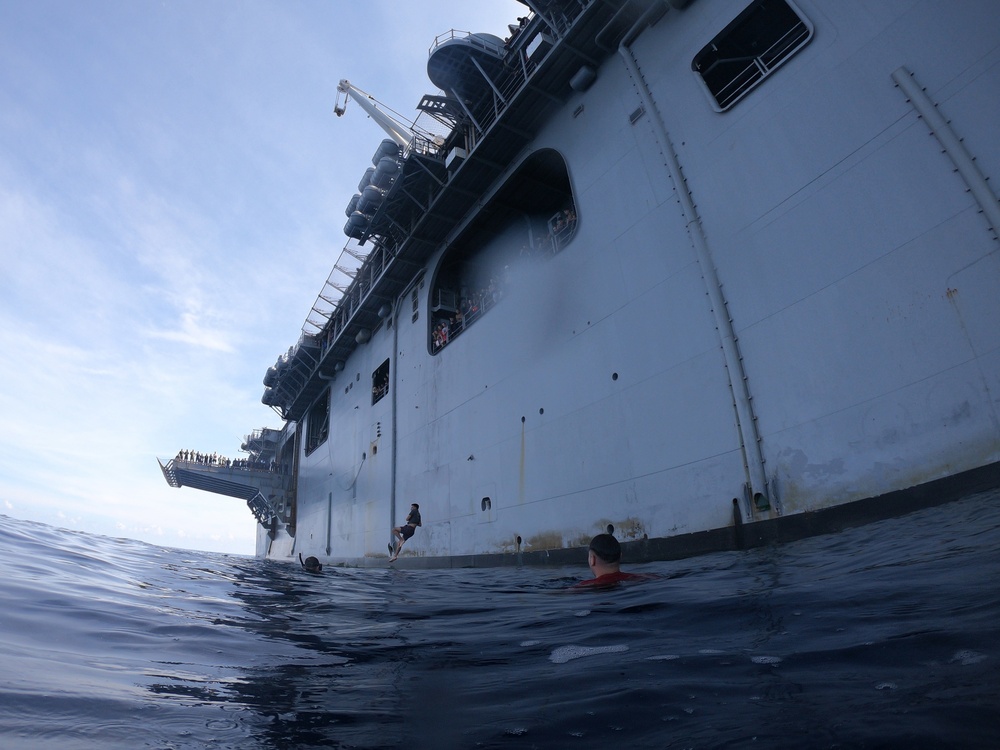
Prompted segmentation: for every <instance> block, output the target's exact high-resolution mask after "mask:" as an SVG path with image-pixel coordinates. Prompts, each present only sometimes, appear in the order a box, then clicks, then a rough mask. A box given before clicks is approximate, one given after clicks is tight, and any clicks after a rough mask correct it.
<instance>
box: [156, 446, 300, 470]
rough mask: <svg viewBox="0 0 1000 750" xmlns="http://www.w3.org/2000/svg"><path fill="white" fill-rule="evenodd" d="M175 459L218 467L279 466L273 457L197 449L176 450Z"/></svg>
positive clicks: (269, 467)
mask: <svg viewBox="0 0 1000 750" xmlns="http://www.w3.org/2000/svg"><path fill="white" fill-rule="evenodd" d="M174 460H176V461H184V462H186V463H190V464H201V465H202V466H214V467H218V468H220V469H252V470H253V471H272V472H275V471H278V470H279V469H280V467H279V466H278V464H277V462H276V461H275V460H274V459H270V460H268V459H266V458H261V457H256V458H235V459H234V458H227V457H226V456H220V455H219V454H218V453H199V452H198V451H190V450H180V451H178V452H177V457H176V458H175V459H174Z"/></svg>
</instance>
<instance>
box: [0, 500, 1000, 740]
mask: <svg viewBox="0 0 1000 750" xmlns="http://www.w3.org/2000/svg"><path fill="white" fill-rule="evenodd" d="M626 567H627V568H628V569H630V570H633V571H637V572H645V573H654V574H657V575H658V576H659V577H658V578H656V579H654V580H650V581H645V582H642V583H637V584H632V585H628V586H621V587H619V588H616V589H613V590H605V591H586V590H583V591H569V590H568V587H569V586H570V585H571V584H572V583H573V582H575V581H576V580H579V579H581V578H583V577H585V575H586V572H587V571H585V570H584V569H582V568H522V569H513V568H506V569H486V570H482V569H480V570H471V569H467V570H441V571H435V570H417V571H414V570H395V569H393V570H347V569H329V568H327V569H325V570H324V572H323V574H322V575H309V574H307V573H305V572H304V571H302V570H301V569H300V568H299V567H298V566H297V565H290V564H280V563H274V562H265V561H259V560H255V559H251V558H244V557H234V556H225V555H217V554H206V553H200V552H190V551H183V550H176V549H164V548H159V547H154V546H149V545H146V544H143V543H139V542H134V541H127V540H119V539H108V538H103V537H96V536H90V535H87V534H81V533H76V532H68V531H62V530H57V529H54V528H51V527H48V526H44V525H40V524H35V523H30V522H24V521H17V520H13V519H9V518H3V517H0V748H5V749H15V748H32V749H34V748H60V749H63V748H162V749H164V750H165V749H167V748H240V749H241V750H249V749H255V748H319V747H323V748H407V749H419V748H603V747H612V746H615V747H635V748H661V747H662V748H667V747H670V748H673V747H677V748H897V747H898V748H908V749H913V748H996V747H1000V669H998V667H1000V638H998V636H1000V584H998V582H1000V493H996V492H994V493H987V494H980V495H977V496H973V497H969V498H966V499H964V500H961V501H958V502H954V503H950V504H947V505H943V506H940V507H937V508H932V509H929V510H925V511H920V512H917V513H913V514H911V515H908V516H904V517H901V518H897V519H892V520H889V521H884V522H880V523H876V524H872V525H870V526H866V527H863V528H859V529H853V530H849V531H846V532H842V533H840V534H836V535H829V536H822V537H816V538H813V539H808V540H804V541H800V542H796V543H793V544H786V545H782V546H777V547H773V548H767V549H758V550H752V551H746V552H727V553H719V554H713V555H707V556H703V557H698V558H693V559H689V560H683V561H677V562H662V563H655V564H647V565H642V566H626Z"/></svg>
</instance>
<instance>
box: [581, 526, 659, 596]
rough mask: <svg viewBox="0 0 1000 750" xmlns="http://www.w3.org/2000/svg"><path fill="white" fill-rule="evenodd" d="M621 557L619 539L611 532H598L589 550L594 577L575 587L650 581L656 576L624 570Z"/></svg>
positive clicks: (588, 562)
mask: <svg viewBox="0 0 1000 750" xmlns="http://www.w3.org/2000/svg"><path fill="white" fill-rule="evenodd" d="M621 559H622V546H621V544H619V543H618V540H617V539H615V538H614V537H613V536H611V534H598V535H597V536H595V537H594V538H593V539H591V540H590V548H589V549H588V550H587V564H588V565H589V566H590V570H591V572H592V573H593V574H594V577H593V578H590V579H588V580H586V581H580V582H579V583H577V584H576V585H574V586H573V588H574V589H577V588H593V587H595V586H597V587H602V586H614V585H616V584H618V583H621V582H623V581H648V580H650V579H651V578H655V576H651V575H645V574H642V573H626V572H624V571H622V570H621Z"/></svg>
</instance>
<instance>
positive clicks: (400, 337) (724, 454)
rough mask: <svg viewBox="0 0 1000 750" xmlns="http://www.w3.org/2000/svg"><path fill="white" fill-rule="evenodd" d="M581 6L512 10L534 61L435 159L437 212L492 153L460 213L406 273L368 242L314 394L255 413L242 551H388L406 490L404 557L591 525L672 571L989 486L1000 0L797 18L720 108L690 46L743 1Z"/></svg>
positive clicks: (443, 561) (714, 63)
mask: <svg viewBox="0 0 1000 750" xmlns="http://www.w3.org/2000/svg"><path fill="white" fill-rule="evenodd" d="M541 5H544V6H546V7H547V8H551V6H553V5H555V6H558V5H567V6H569V5H574V6H576V5H579V4H576V3H573V4H569V3H566V4H561V3H555V4H548V3H545V4H541ZM584 5H586V8H585V10H583V11H582V12H581V14H580V15H579V16H577V17H575V18H570V19H569V20H567V21H566V23H565V24H564V25H560V24H559V23H558V22H557V20H556V19H555V18H551V19H548V20H551V22H552V23H551V25H550V26H545V19H542V18H540V16H542V15H543V13H542V12H541V11H542V8H541V7H540V8H538V10H539V13H538V15H536V14H534V13H533V14H531V21H530V23H529V25H527V26H526V27H524V29H523V30H519V33H520V34H523V35H530V34H535V35H538V34H541V35H542V36H541V37H540V39H541V41H539V37H537V36H536V37H535V40H534V46H533V47H532V46H531V45H528V46H525V47H518V48H517V49H519V50H520V52H519V53H518V54H519V55H520V57H519V59H521V60H522V61H525V60H526V61H528V62H529V63H530V62H531V56H532V55H535V56H539V55H544V56H545V57H546V58H548V60H547V62H546V61H544V60H542V59H541V58H539V61H538V62H537V63H536V64H537V69H535V70H534V71H533V72H532V71H531V70H529V72H528V74H527V82H526V83H525V85H524V89H518V90H517V91H516V92H515V93H514V94H511V95H510V96H508V97H507V100H506V105H505V106H507V107H508V108H509V109H508V110H505V112H504V113H503V114H501V115H500V116H498V119H497V122H496V123H494V124H493V125H492V126H491V127H489V128H485V129H484V130H483V132H482V133H481V134H480V135H481V138H480V139H479V140H478V141H477V142H476V143H475V144H473V145H474V148H472V149H461V150H458V151H455V150H454V149H452V150H451V151H450V152H449V153H448V154H443V155H442V156H441V158H442V160H446V159H448V158H452V162H451V163H450V165H449V166H448V171H447V172H442V173H441V174H442V175H444V178H443V180H440V181H441V182H443V183H444V184H445V187H443V188H441V189H442V191H443V193H442V194H441V198H440V200H441V205H442V206H443V205H445V203H446V202H447V201H448V200H449V193H448V192H447V191H448V190H449V189H451V188H450V187H449V186H451V185H453V184H455V183H460V180H461V177H462V170H474V169H476V168H477V163H478V162H477V158H478V159H480V161H481V162H483V163H486V162H487V161H488V159H487V157H488V156H489V155H488V154H487V155H485V156H484V155H482V153H481V152H484V151H486V150H488V149H489V148H490V147H491V144H492V143H493V141H491V140H490V139H495V140H496V142H498V143H499V142H501V141H503V139H505V138H509V139H511V140H512V141H513V143H512V145H511V146H510V150H511V151H512V152H514V155H513V156H512V157H511V158H510V159H509V160H506V161H503V162H502V163H501V164H499V166H497V167H496V168H495V172H492V173H485V172H484V174H487V177H484V178H483V179H482V180H481V184H480V186H479V188H478V190H479V193H478V194H477V195H475V196H473V198H472V199H471V203H470V204H469V205H468V209H467V210H463V211H462V212H461V213H460V215H457V216H455V217H453V218H451V219H450V225H449V226H448V227H447V228H445V229H442V230H440V232H439V233H438V235H434V233H433V232H429V233H430V234H432V235H433V236H434V238H435V239H434V242H433V243H432V245H428V246H426V247H425V249H423V250H422V251H421V253H416V252H415V251H414V253H413V254H412V257H406V252H409V250H408V248H412V247H413V243H414V242H415V241H416V240H414V239H413V238H410V237H408V236H406V237H402V238H400V237H393V235H392V234H391V232H389V231H388V230H387V231H386V232H385V233H383V234H382V235H380V234H379V230H378V229H377V228H373V229H372V230H371V234H368V235H363V240H364V242H365V243H370V244H368V247H378V246H380V244H381V245H390V246H392V247H393V248H395V249H396V250H397V255H396V259H397V260H400V262H401V263H402V262H403V261H404V260H405V261H407V262H408V266H407V268H408V269H409V270H408V271H406V272H403V271H402V270H401V268H402V267H400V269H397V271H398V272H399V273H398V274H397V278H396V279H394V280H392V283H391V284H390V283H389V282H388V281H387V280H386V279H387V278H388V277H387V275H386V274H385V272H380V273H382V275H381V276H378V275H374V276H372V277H371V279H372V281H371V283H370V284H369V288H368V290H367V291H366V292H365V293H364V294H363V295H362V296H360V297H359V298H358V299H359V303H358V306H357V307H358V311H357V312H353V313H351V315H353V317H351V316H341V317H340V318H339V319H338V317H337V315H336V314H331V316H330V318H331V321H332V323H331V325H330V327H329V328H325V329H324V330H321V331H319V332H318V334H317V336H316V338H317V339H318V341H319V343H318V351H315V352H314V353H313V354H311V355H310V360H309V363H308V367H307V368H305V369H306V370H308V372H307V373H306V377H305V379H306V380H309V379H311V381H310V382H312V383H313V385H314V386H315V387H314V390H313V391H310V390H309V387H304V388H300V389H299V390H298V391H296V394H297V395H295V397H294V398H293V397H292V396H289V397H287V398H286V399H285V401H284V402H283V403H278V404H276V408H277V409H278V411H279V413H281V414H282V416H284V417H285V418H286V419H287V420H288V422H289V426H287V427H286V429H285V431H284V438H283V440H284V441H285V443H287V445H288V446H289V448H287V450H286V453H285V455H286V457H287V458H286V463H287V464H288V465H289V471H293V472H294V479H293V480H290V481H289V483H288V492H287V494H286V495H282V497H281V498H279V500H280V502H276V504H275V517H274V518H273V519H267V523H266V524H262V525H261V526H260V527H259V535H258V553H259V554H261V555H270V556H272V557H278V558H284V557H288V556H291V555H294V554H297V553H299V552H301V553H302V554H304V555H316V556H317V557H319V558H320V559H321V560H324V561H327V562H335V563H344V564H351V565H381V564H385V562H386V558H387V557H388V555H387V542H388V541H389V540H390V536H389V530H390V528H391V527H393V526H397V525H399V524H401V523H402V522H403V519H404V518H405V515H406V512H407V509H408V507H409V505H410V503H412V502H417V503H419V504H420V508H421V513H422V516H423V525H422V527H421V528H420V529H418V530H417V533H416V535H415V536H414V538H413V539H412V540H411V541H410V542H408V543H407V545H406V547H405V548H404V552H403V555H402V556H401V558H400V563H407V561H409V564H419V565H476V564H493V565H499V564H507V563H512V562H521V561H537V562H546V561H549V562H562V561H574V560H582V559H583V558H582V552H581V549H582V548H584V547H585V546H586V544H587V542H588V541H589V540H590V538H591V537H592V536H593V535H595V534H597V533H600V532H604V531H607V530H608V529H609V528H610V529H612V530H613V533H614V534H615V536H617V537H618V538H619V539H620V540H621V541H622V542H623V543H630V544H626V549H627V554H629V555H631V557H632V559H642V558H658V557H659V558H662V557H670V556H676V555H680V554H693V553H696V552H701V551H706V550H708V549H718V548H726V547H738V546H741V545H750V544H757V543H763V542H765V541H769V540H773V539H781V538H786V537H787V538H791V537H793V536H797V535H803V534H807V533H816V532H818V531H822V530H829V529H833V528H837V527H841V526H843V525H851V524H852V523H855V522H863V521H864V520H866V519H870V518H872V517H878V516H880V515H882V514H886V513H898V512H903V511H905V510H907V509H909V508H913V507H920V506H921V505H924V504H927V503H928V502H937V501H941V500H944V499H947V497H949V493H950V492H952V491H957V490H958V489H962V490H968V489H970V488H972V489H976V488H980V487H988V486H995V485H996V484H997V482H998V471H997V462H998V461H1000V415H998V407H1000V295H998V291H1000V252H998V242H997V232H998V230H1000V227H998V226H997V219H996V217H997V198H996V194H995V191H994V190H993V188H992V187H990V183H989V181H988V178H989V177H990V176H991V175H992V176H995V175H996V174H997V173H998V172H1000V142H998V139H997V138H996V137H995V135H996V133H995V128H996V126H995V123H996V122H998V121H1000V45H998V42H997V35H996V33H995V31H996V30H997V29H998V28H1000V5H998V4H997V3H995V2H988V1H987V0H981V1H978V2H964V3H945V2H912V1H906V2H903V1H902V0H887V1H886V2H882V3H880V4H879V6H878V10H877V11H872V9H871V5H870V4H869V3H864V2H860V1H855V0H835V1H834V0H796V2H795V3H794V4H792V5H790V6H789V7H790V8H791V9H792V11H793V12H794V13H795V16H796V17H797V18H798V20H799V22H800V25H799V26H795V27H794V28H792V27H791V26H790V28H789V33H793V32H794V33H795V34H798V35H799V36H798V39H799V41H797V42H795V43H794V49H792V50H791V51H789V52H788V54H787V58H786V59H782V60H780V61H779V62H777V63H775V64H772V65H771V67H767V65H766V64H765V65H763V66H762V65H761V63H760V60H759V59H758V60H757V65H758V67H760V68H761V69H764V68H766V70H765V72H764V73H763V74H761V80H759V82H755V83H750V84H746V85H745V90H743V91H741V92H740V93H738V94H737V95H736V96H735V100H734V101H728V100H725V99H724V98H723V97H724V96H726V94H725V93H721V94H720V91H723V90H724V87H723V86H721V85H720V84H719V83H718V82H717V81H715V80H713V79H711V77H710V74H709V73H708V72H705V71H708V70H709V69H711V70H713V71H715V70H719V69H721V68H723V67H725V65H730V64H731V63H730V62H729V61H727V60H723V61H721V62H719V61H718V60H714V59H712V60H708V58H707V57H706V56H711V54H713V53H712V47H713V45H714V46H715V47H722V46H723V44H724V43H729V42H732V37H733V35H735V34H737V33H739V28H738V26H739V24H738V23H737V22H739V21H740V19H741V18H743V19H744V20H746V18H747V16H746V13H747V12H749V10H751V9H752V8H753V6H751V5H750V4H749V3H748V2H747V0H696V1H695V2H693V3H690V4H684V3H677V4H676V5H681V6H684V5H686V7H682V8H678V7H670V6H669V5H668V4H665V3H664V4H661V3H655V2H645V3H626V4H625V6H629V7H631V6H633V5H634V8H633V9H632V10H633V15H632V16H630V17H629V18H627V19H625V20H626V21H628V23H625V21H623V20H622V19H620V18H619V17H617V16H614V15H613V14H612V15H608V14H607V13H606V12H605V11H602V10H600V9H599V8H597V6H600V5H601V4H599V3H592V4H584ZM754 5H756V4H754ZM748 6H749V7H748ZM546 12H548V11H546ZM551 12H553V13H554V11H551ZM600 13H605V15H603V16H599V14H600ZM741 14H742V15H741ZM546 18H548V16H546ZM793 22H794V19H793ZM769 23H770V22H769ZM587 24H591V26H592V28H586V29H584V27H585V26H586V25H587ZM734 24H735V26H734ZM792 25H794V23H793V24H792ZM584 31H586V34H587V36H586V38H587V39H589V40H591V46H590V47H588V48H586V49H584V51H583V53H581V52H580V50H581V44H583V42H582V41H580V40H577V39H571V38H570V37H572V35H573V34H574V33H577V34H582V33H583V32H584ZM747 33H749V32H747ZM515 35H516V34H515ZM737 41H739V40H737ZM522 42H523V40H521V41H518V40H512V41H510V42H508V48H513V47H515V46H516V44H518V43H522ZM733 43H734V44H735V42H733ZM442 46H443V45H442ZM454 46H458V45H454ZM584 53H585V54H584ZM435 54H437V53H436V52H432V64H431V73H432V75H435V74H436V75H439V76H442V77H443V78H445V79H446V77H447V76H448V75H449V73H448V72H447V71H445V72H436V71H435V70H434V62H433V60H434V56H435ZM455 54H458V55H461V54H462V52H461V51H460V50H459V51H457V52H456V53H455ZM557 59H562V60H567V62H564V64H563V69H562V71H563V72H562V73H561V75H562V78H561V79H559V80H556V79H557V74H560V71H559V70H558V69H557V67H556V65H557V63H556V61H557ZM764 62H765V63H767V60H765V61H764ZM546 65H548V66H549V67H546ZM699 65H703V66H704V70H701V69H700V68H699ZM481 67H482V66H481ZM529 67H530V66H529ZM584 68H586V69H587V71H585V72H579V71H581V70H583V69H584ZM700 70H701V72H700ZM488 73H489V71H487V74H488ZM569 74H573V75H569ZM454 75H456V76H464V75H466V74H465V73H464V72H460V73H454ZM497 75H499V74H497ZM532 75H535V76H537V77H538V80H539V82H538V87H539V88H540V89H545V90H544V91H543V93H544V94H545V96H544V97H542V96H541V95H539V99H538V100H537V101H538V102H547V103H546V104H545V105H544V107H543V106H542V104H541V103H534V100H532V101H531V102H529V101H527V100H525V101H522V102H520V103H519V98H518V97H522V98H524V97H528V96H530V95H531V94H530V91H528V92H527V93H525V90H528V89H530V87H531V84H532V80H533V79H532V77H531V76H532ZM546 75H550V76H551V77H552V81H549V80H548V79H545V76H546ZM734 78H735V79H738V76H735V77H734ZM446 82H447V81H446ZM736 82H737V83H739V81H738V80H737V81H736ZM459 83H463V84H468V85H470V86H471V85H474V82H471V81H470V80H468V79H463V80H462V81H458V80H457V79H456V82H454V84H453V89H454V91H452V93H455V94H456V98H460V97H461V96H463V93H462V92H461V91H459V89H460V86H459ZM740 85H743V84H740ZM546 87H547V88H546ZM442 88H445V87H442ZM446 91H447V88H446ZM466 98H469V97H468V96H467V95H466ZM529 105H530V106H531V107H533V108H534V110H537V111H538V112H539V113H540V114H537V115H535V117H534V120H533V121H531V122H527V121H525V122H524V123H521V126H520V130H517V129H516V128H515V127H514V126H513V125H509V123H507V124H508V125H509V126H508V127H506V128H505V121H504V118H505V117H507V118H514V117H516V116H517V114H518V110H517V108H518V107H519V106H523V107H527V106H529ZM534 110H533V112H534ZM515 132H516V135H513V136H512V135H510V134H511V133H515ZM373 142H374V141H373ZM477 152H480V153H478V154H477ZM402 158H404V159H405V158H411V159H412V158H415V157H413V156H410V157H407V156H406V154H405V153H404V154H403V156H402ZM455 160H459V161H458V166H455ZM463 160H464V161H463ZM483 169H485V167H483ZM404 174H405V172H404ZM461 187H462V185H461V184H458V185H457V186H456V187H455V188H454V190H455V193H454V195H455V196H457V195H459V193H458V190H459V189H460V188H461ZM466 192H469V191H468V190H466ZM386 195H387V196H390V197H391V194H390V193H386ZM434 200H437V198H435V199H434ZM451 201H452V204H455V203H457V204H459V205H461V206H462V208H463V209H464V208H465V205H466V204H462V203H461V201H460V200H459V199H458V198H456V197H454V196H452V197H451ZM428 206H429V208H428V209H427V214H426V216H429V217H430V218H421V219H420V221H423V222H425V224H424V225H423V226H425V227H428V228H429V229H433V225H430V224H427V223H426V222H430V221H432V220H433V218H434V215H435V212H437V214H438V215H439V216H445V215H446V214H445V212H444V211H443V209H441V208H436V206H437V204H436V203H434V201H433V200H432V201H430V202H429V203H428ZM386 210H391V209H386ZM563 210H569V211H570V212H571V214H570V215H569V217H568V218H566V219H565V220H564V224H563V226H562V227H560V226H559V219H558V216H559V213H560V211H563ZM377 218H378V217H377V215H376V216H375V218H373V219H372V222H373V223H372V227H375V224H376V222H377ZM560 233H562V235H563V236H562V237H559V235H560ZM438 237H440V239H438ZM407 243H410V244H409V245H407ZM373 258H374V251H373V254H371V255H369V256H368V260H367V261H366V263H368V264H370V263H371V262H372V260H373ZM363 271H364V268H362V272H359V276H358V279H362V281H363V277H364V273H363ZM356 283H361V282H360V281H358V280H357V279H356ZM380 283H381V284H382V285H381V286H380ZM484 290H485V291H484ZM364 295H367V296H364ZM470 298H473V299H474V300H475V301H479V302H480V305H479V307H480V309H477V310H476V311H475V312H476V314H475V316H473V315H471V314H470V313H471V312H472V311H471V304H470V302H469V299H470ZM342 307H343V303H342ZM365 310H367V311H368V313H369V315H370V316H371V314H372V313H377V317H374V316H372V317H369V318H368V320H367V322H366V321H364V320H362V319H361V316H362V314H363V313H364V311H365ZM460 313H461V314H460ZM460 319H461V322H459V320H460ZM338 320H339V321H340V322H338ZM352 321H353V322H352ZM359 321H360V322H359ZM444 321H447V324H448V325H449V329H450V330H449V332H448V339H447V341H446V342H444V341H442V340H441V338H440V336H441V334H440V332H439V329H440V326H441V325H442V323H443V322H444ZM355 324H356V325H355ZM352 325H353V327H352ZM338 326H339V328H338ZM359 332H360V334H361V335H359ZM344 341H347V342H348V343H349V344H350V346H349V347H345V346H343V342H344ZM338 342H340V343H338ZM312 344H313V342H312V341H311V340H310V341H307V342H305V343H303V342H302V341H300V346H303V347H305V348H308V346H311V345H312ZM290 356H291V358H292V359H293V360H294V358H295V357H297V356H301V355H300V354H299V353H298V350H296V351H294V352H292V353H291V355H290ZM294 365H295V362H294V361H292V362H290V363H289V364H288V367H289V368H291V367H293V366H294ZM310 368H311V369H310ZM280 380H281V379H280V378H278V381H276V382H277V383H278V388H279V389H280V386H281V383H280ZM286 390H287V388H286ZM303 394H304V395H303ZM267 398H268V397H267V396H266V397H265V399H267ZM275 398H276V396H275ZM295 398H298V399H299V401H301V402H303V404H304V402H305V401H308V404H304V405H303V406H301V407H299V406H298V405H297V404H298V403H299V402H298V401H295ZM310 420H312V421H313V422H315V423H319V422H321V421H325V426H322V427H321V426H319V425H318V424H313V425H312V426H310ZM397 564H399V563H397Z"/></svg>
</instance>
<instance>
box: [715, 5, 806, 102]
mask: <svg viewBox="0 0 1000 750" xmlns="http://www.w3.org/2000/svg"><path fill="white" fill-rule="evenodd" d="M808 39H809V27H808V26H806V24H804V23H803V22H801V21H799V23H797V24H796V25H795V26H793V27H792V28H791V29H789V30H788V32H787V33H786V34H784V36H782V37H781V38H780V39H778V41H776V42H775V43H774V44H772V45H771V46H770V47H768V48H767V49H766V50H764V51H763V52H761V53H760V54H759V55H757V56H755V57H750V58H746V62H747V65H746V67H744V68H742V69H741V70H740V71H739V72H737V73H736V74H735V75H734V76H733V78H732V80H731V81H730V82H729V83H728V84H726V85H725V86H723V87H721V88H720V89H719V90H718V92H717V93H715V99H716V101H717V102H718V103H719V106H720V107H722V108H723V109H725V108H726V107H729V106H731V105H732V104H733V103H734V102H735V101H736V100H737V99H739V98H740V97H741V96H743V94H745V93H746V92H747V91H749V90H750V89H752V88H753V87H754V86H756V85H757V84H758V83H760V82H761V81H762V80H763V79H765V78H767V77H768V76H769V75H771V73H773V72H774V71H775V70H776V69H777V68H778V67H779V66H780V65H781V63H783V62H784V61H785V60H787V59H788V57H789V55H790V54H791V53H792V52H793V51H794V49H795V48H796V47H799V46H801V45H803V44H805V42H806V41H808ZM738 61H739V60H726V61H722V60H720V61H719V62H738ZM717 64H718V63H717Z"/></svg>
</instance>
